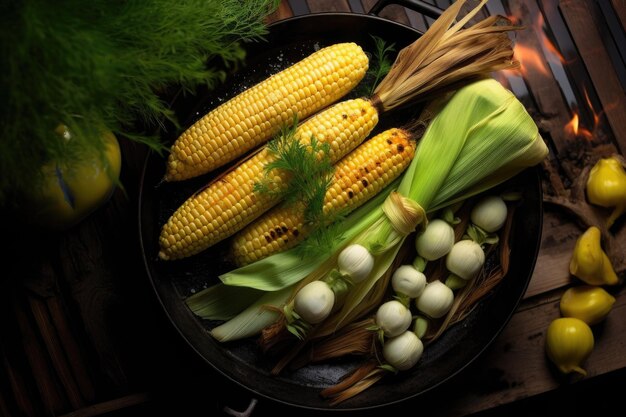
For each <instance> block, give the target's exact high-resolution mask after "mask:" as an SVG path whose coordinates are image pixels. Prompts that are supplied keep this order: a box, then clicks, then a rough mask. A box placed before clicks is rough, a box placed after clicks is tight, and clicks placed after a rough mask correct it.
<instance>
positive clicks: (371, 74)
mask: <svg viewBox="0 0 626 417" xmlns="http://www.w3.org/2000/svg"><path fill="white" fill-rule="evenodd" d="M372 39H373V41H374V51H373V52H372V53H371V57H370V66H369V69H368V70H367V73H366V74H365V77H363V80H362V81H361V82H360V83H359V86H358V87H357V88H356V91H357V94H358V95H360V96H364V97H371V96H372V94H374V90H375V89H376V86H377V85H378V83H379V82H380V81H381V80H382V79H383V78H384V77H385V75H387V73H388V72H389V70H390V69H391V65H392V64H393V62H392V61H391V57H390V55H391V54H392V53H393V52H395V43H392V44H390V45H387V43H386V42H385V40H384V39H382V38H380V37H378V36H374V35H372Z"/></svg>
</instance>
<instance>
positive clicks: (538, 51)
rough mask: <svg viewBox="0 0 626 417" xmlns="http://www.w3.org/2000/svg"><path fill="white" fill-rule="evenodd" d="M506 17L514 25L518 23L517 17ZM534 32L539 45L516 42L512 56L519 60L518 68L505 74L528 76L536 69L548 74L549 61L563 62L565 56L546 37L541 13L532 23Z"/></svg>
mask: <svg viewBox="0 0 626 417" xmlns="http://www.w3.org/2000/svg"><path fill="white" fill-rule="evenodd" d="M507 18H508V19H509V20H510V21H511V22H512V23H513V24H515V25H518V24H519V23H520V21H519V18H517V17H515V16H507ZM532 27H533V29H534V32H535V33H536V34H537V36H538V38H539V39H538V40H539V44H540V45H541V47H538V48H535V49H533V48H531V47H529V46H527V45H524V44H520V43H517V44H516V45H515V47H514V48H513V57H514V58H515V59H516V60H518V61H519V62H520V68H519V70H512V71H509V72H508V73H507V72H505V74H507V75H522V76H524V77H526V76H528V74H529V73H530V72H533V71H538V72H539V73H540V74H542V75H545V76H550V68H549V66H548V62H549V63H553V64H556V63H561V64H565V63H566V61H565V58H564V57H563V55H562V54H561V52H559V50H558V48H557V47H556V46H555V45H554V44H553V43H552V42H551V41H550V39H548V36H547V35H546V33H545V30H544V19H543V14H541V13H539V14H538V15H537V18H536V19H535V22H534V23H533V24H532Z"/></svg>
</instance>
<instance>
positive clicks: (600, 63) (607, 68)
mask: <svg viewBox="0 0 626 417" xmlns="http://www.w3.org/2000/svg"><path fill="white" fill-rule="evenodd" d="M594 7H595V6H594V5H592V4H590V2H589V1H587V0H562V1H560V2H559V9H560V10H561V13H562V14H563V18H564V19H565V21H566V22H567V26H568V27H569V29H570V32H571V34H572V38H573V39H574V41H575V42H576V46H577V47H578V52H579V53H580V55H581V57H582V59H583V62H584V63H585V66H586V67H587V70H588V71H589V74H590V76H591V79H592V82H593V85H594V87H595V88H596V92H597V93H598V97H599V98H600V101H601V102H602V107H603V108H604V113H605V114H606V116H607V119H608V121H609V124H610V125H611V128H612V130H613V134H614V136H615V139H616V141H617V145H618V147H619V149H620V150H621V152H622V153H625V152H626V94H625V93H624V90H623V89H622V88H619V86H620V82H619V78H618V76H617V74H616V72H615V69H614V68H613V65H612V62H611V58H610V57H609V54H608V52H607V50H606V48H605V47H604V44H603V43H602V37H601V36H600V33H599V32H598V30H597V28H596V26H595V25H594V24H590V23H591V22H590V19H592V18H593V16H594V14H595V9H594Z"/></svg>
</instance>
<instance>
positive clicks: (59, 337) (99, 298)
mask: <svg viewBox="0 0 626 417" xmlns="http://www.w3.org/2000/svg"><path fill="white" fill-rule="evenodd" d="M373 3H375V1H369V0H363V1H353V0H350V1H348V0H342V1H323V0H317V1H314V0H310V1H297V0H292V1H283V2H282V3H281V5H280V7H279V9H278V11H277V12H276V13H275V14H274V15H273V16H272V17H271V20H272V21H276V20H280V19H284V18H288V17H290V16H292V15H298V14H303V13H317V12H324V11H346V12H356V13H363V12H364V11H367V10H369V8H370V7H371V6H372V4H373ZM431 3H432V2H431ZM445 3H447V2H446V1H437V4H438V5H439V6H444V7H445ZM562 3H563V4H562V9H563V10H565V13H567V11H568V10H569V12H570V14H572V15H574V14H575V13H576V12H577V11H578V12H579V11H580V7H583V6H584V7H587V6H588V4H589V3H588V2H586V1H580V2H575V1H566V2H562ZM519 4H522V6H511V7H512V8H514V7H537V6H536V5H537V3H536V2H535V1H529V0H524V1H521V2H519ZM613 4H614V6H615V9H616V11H617V13H618V15H620V16H626V14H624V7H625V6H624V3H623V2H619V1H615V2H613ZM533 5H534V6H533ZM581 5H582V6H581ZM568 7H569V8H570V9H567V8H568ZM381 15H382V16H383V17H386V18H389V19H391V20H395V21H398V22H400V23H403V24H407V25H410V26H413V27H415V28H418V29H422V30H423V29H425V28H426V27H427V26H428V24H429V23H430V22H429V20H428V19H424V18H422V17H421V16H420V15H419V14H417V13H415V12H412V11H410V10H407V9H404V8H403V7H400V6H390V7H388V8H386V9H385V10H384V11H383V13H382V14H381ZM591 29H592V30H595V29H594V28H593V26H592V27H591ZM520 36H522V35H520ZM531 78H532V77H531ZM530 82H532V80H531V81H529V83H530ZM618 94H619V92H618ZM621 95H622V96H623V90H622V91H621ZM622 98H623V97H620V99H622ZM540 110H541V109H540ZM611 117H612V118H615V120H619V117H621V116H620V115H619V114H617V115H615V114H613V115H612V116H611ZM546 123H547V122H546ZM546 126H547V127H546ZM540 128H542V129H548V130H549V129H550V126H549V124H546V125H541V124H540ZM617 130H619V129H617ZM614 133H615V139H614V141H613V144H610V146H612V148H611V149H615V150H617V151H618V152H619V150H620V149H621V153H622V155H623V151H624V147H623V145H624V142H623V140H624V138H623V137H621V136H619V132H614ZM553 139H554V137H553ZM556 146H558V144H557V145H556ZM122 147H123V153H124V166H123V173H122V182H123V183H124V185H125V188H126V190H125V192H121V191H119V190H118V191H117V192H116V193H115V194H114V195H113V197H112V199H111V200H110V201H109V203H107V205H106V206H104V207H103V208H102V209H100V210H98V211H97V212H96V213H94V214H93V215H92V216H90V217H89V218H88V219H87V220H85V221H84V222H82V223H81V224H80V225H78V226H77V227H75V228H73V229H71V230H70V231H68V232H66V233H63V234H49V235H36V239H33V236H32V235H27V234H26V235H25V234H24V233H22V232H21V229H13V228H11V225H7V226H6V230H5V233H8V234H9V236H11V238H12V239H13V240H15V242H16V243H15V244H14V245H13V246H12V248H11V249H9V250H8V251H6V252H5V254H4V255H5V256H6V258H5V265H6V266H7V267H6V268H5V271H6V274H5V276H4V278H3V279H1V280H0V335H1V337H2V338H1V339H0V348H1V349H0V416H4V415H6V416H13V415H32V416H37V415H64V414H67V415H72V416H88V415H100V414H104V413H106V412H109V411H114V410H118V411H117V412H118V413H119V415H126V414H125V413H127V414H128V415H143V414H142V413H143V412H146V413H147V412H154V411H155V410H167V411H169V412H175V413H176V414H177V415H215V414H216V413H220V412H221V409H222V407H223V406H225V405H228V406H232V407H234V408H242V409H243V408H245V407H246V406H247V403H248V400H249V396H248V395H247V393H246V391H244V390H242V389H240V388H238V387H236V386H235V385H234V384H232V383H230V382H228V381H225V380H224V378H223V377H221V376H220V375H218V374H217V373H216V372H215V371H213V370H212V369H211V368H209V367H208V366H207V365H206V364H204V363H203V362H202V361H201V360H200V359H199V358H198V357H197V356H196V354H195V353H194V352H193V351H192V350H191V349H190V348H189V347H188V346H187V345H186V344H185V343H184V342H183V341H182V340H181V338H180V337H179V335H178V333H177V332H176V330H175V329H173V327H172V325H171V324H170V322H169V321H168V320H167V317H166V316H165V314H164V312H163V310H162V308H161V306H160V305H159V304H158V302H157V301H156V297H155V296H154V293H153V291H152V288H151V287H150V284H149V282H148V279H147V277H146V274H145V271H144V268H143V264H142V262H141V255H140V253H141V252H140V249H139V246H138V236H137V230H138V225H137V220H136V213H137V198H138V186H139V185H138V179H139V177H140V173H141V168H142V160H143V157H144V155H145V149H142V148H141V147H140V146H138V145H134V144H132V143H128V142H124V141H122ZM602 149H603V152H606V149H605V147H602ZM553 162H554V161H553ZM544 168H546V169H548V168H549V167H544ZM563 183H564V184H568V182H567V181H563ZM563 183H562V184H563ZM562 184H561V185H562ZM551 185H552V186H553V185H554V184H553V183H552V184H551ZM548 186H550V184H548ZM567 186H568V185H566V186H565V187H567ZM617 229H618V231H617V232H615V233H614V238H615V241H616V242H617V243H616V245H617V246H618V247H621V248H624V247H626V231H625V229H626V225H625V224H624V221H623V220H621V221H620V222H619V223H618V228H617ZM583 230H584V227H581V226H580V225H578V224H577V222H576V221H575V220H574V217H569V216H568V215H567V214H566V212H565V211H563V210H561V209H560V208H558V207H556V208H555V206H553V205H546V210H545V213H544V230H543V243H542V248H541V251H540V256H539V259H538V261H537V265H536V269H535V273H534V275H533V277H532V280H531V283H530V285H529V288H528V292H527V293H526V295H525V298H524V300H523V302H522V303H521V304H520V305H519V307H518V308H517V310H516V311H515V314H514V315H513V317H512V318H511V320H510V322H509V323H508V325H507V326H506V328H505V329H504V331H503V332H502V333H501V334H500V335H499V336H498V337H497V339H496V340H495V341H494V343H493V344H492V345H491V346H490V347H489V348H488V349H487V350H486V351H485V352H484V353H483V354H482V355H481V356H480V357H479V358H478V359H477V360H476V361H475V362H474V363H473V364H472V365H471V366H470V367H469V368H468V369H466V370H464V371H463V372H462V373H461V374H460V375H458V376H456V377H455V378H453V379H452V380H451V381H450V382H448V383H446V384H444V385H443V386H441V387H439V388H437V389H435V390H433V391H432V392H429V393H427V394H425V395H424V396H420V397H419V398H418V399H415V400H411V401H408V402H406V403H405V404H403V405H399V406H397V407H391V408H390V409H389V410H385V412H396V411H397V412H407V410H411V409H413V408H416V409H418V410H423V411H426V410H428V413H429V414H435V415H468V414H472V413H475V412H479V411H485V410H489V409H492V408H494V407H496V406H499V405H507V404H508V405H509V407H511V404H523V402H521V403H520V401H521V400H523V399H525V398H545V397H542V395H540V394H543V395H545V393H547V392H553V393H554V394H553V395H556V396H557V398H560V397H558V395H559V394H558V393H559V392H563V390H568V391H565V392H567V393H570V394H571V395H583V394H584V389H585V388H586V387H590V386H593V385H592V384H593V381H599V380H601V379H602V380H607V378H608V380H609V381H610V382H611V383H619V384H621V385H622V387H623V386H625V385H626V384H625V382H626V380H625V378H626V373H625V372H624V370H625V369H626V319H624V317H626V290H625V289H624V286H623V285H622V286H621V287H620V288H618V289H617V290H615V291H614V294H615V296H616V299H617V302H616V303H615V306H614V309H613V311H612V312H611V314H610V315H609V317H608V318H607V320H606V321H605V322H604V323H603V324H601V325H600V326H598V327H596V328H594V334H595V336H596V346H595V348H594V351H593V353H592V355H591V357H590V358H589V359H588V360H587V362H586V366H585V369H587V370H588V376H587V378H586V379H584V380H580V379H576V378H569V377H564V376H562V375H560V374H559V373H558V372H556V371H555V369H554V368H553V367H552V366H551V365H550V364H549V363H548V361H547V359H546V357H545V354H544V335H545V330H546V328H547V326H548V324H549V323H550V322H551V321H552V320H553V319H555V318H557V317H559V308H558V300H559V298H560V296H561V294H562V292H563V291H564V289H565V288H566V287H567V286H569V285H571V284H572V282H573V280H572V278H571V277H570V275H569V273H568V270H567V264H568V262H569V257H570V255H571V251H572V248H573V244H574V241H575V239H576V238H577V236H578V235H580V233H582V231H583ZM5 236H7V235H6V234H5ZM620 245H621V246H620ZM621 253H622V256H624V252H623V251H622V252H621ZM621 276H622V277H623V276H624V268H622V269H621ZM216 382H217V384H218V385H219V387H217V388H216V387H215V386H214V384H215V383H216ZM578 387H581V388H578ZM594 392H596V393H597V392H598V390H596V391H594ZM166 399H167V401H166ZM198 406H202V407H204V409H203V411H200V412H198V411H195V409H196V408H197V407H198ZM162 407H163V408H162ZM570 407H571V404H570ZM600 409H602V407H600ZM507 410H508V411H511V410H514V408H508V409H507ZM555 410H557V409H556V408H555ZM263 411H270V412H274V411H287V412H289V411H293V410H289V409H288V408H286V407H284V406H279V405H277V404H274V403H272V402H270V401H267V400H261V402H260V404H259V406H258V412H263ZM378 412H380V410H379V411H378ZM196 413H197V414H196ZM299 413H300V412H299ZM376 413H377V412H373V413H371V414H376ZM300 414H306V415H308V414H309V413H308V412H306V413H305V412H302V413H300ZM311 414H315V413H312V412H311ZM116 415H118V414H116Z"/></svg>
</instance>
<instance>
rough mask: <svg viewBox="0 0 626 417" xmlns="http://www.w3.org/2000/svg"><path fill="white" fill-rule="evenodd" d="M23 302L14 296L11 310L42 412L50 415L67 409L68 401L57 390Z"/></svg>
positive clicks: (53, 376)
mask: <svg viewBox="0 0 626 417" xmlns="http://www.w3.org/2000/svg"><path fill="white" fill-rule="evenodd" d="M25 304H26V303H25V302H24V300H22V299H21V297H15V298H14V300H13V310H14V314H15V317H16V320H17V323H18V326H19V330H20V336H21V338H20V340H21V341H22V346H23V348H24V353H25V354H26V358H27V359H28V363H29V365H30V368H31V372H32V375H33V377H34V380H35V383H36V385H37V389H38V391H39V394H40V395H41V399H42V402H43V407H44V413H45V414H46V415H50V416H52V415H55V414H58V413H61V412H63V411H65V410H67V409H68V403H67V399H66V398H65V397H64V396H63V393H62V392H61V391H60V390H59V386H58V380H57V379H56V377H55V375H54V371H53V370H52V369H51V367H50V363H49V357H48V355H46V353H45V350H44V348H43V347H42V346H41V342H40V340H39V338H38V336H37V334H36V332H35V330H34V329H33V327H32V325H31V323H30V320H29V318H28V315H27V314H26V312H25V311H24V308H25Z"/></svg>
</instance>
